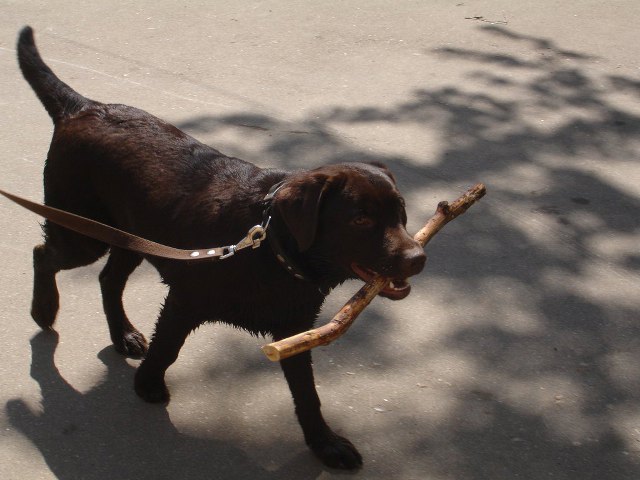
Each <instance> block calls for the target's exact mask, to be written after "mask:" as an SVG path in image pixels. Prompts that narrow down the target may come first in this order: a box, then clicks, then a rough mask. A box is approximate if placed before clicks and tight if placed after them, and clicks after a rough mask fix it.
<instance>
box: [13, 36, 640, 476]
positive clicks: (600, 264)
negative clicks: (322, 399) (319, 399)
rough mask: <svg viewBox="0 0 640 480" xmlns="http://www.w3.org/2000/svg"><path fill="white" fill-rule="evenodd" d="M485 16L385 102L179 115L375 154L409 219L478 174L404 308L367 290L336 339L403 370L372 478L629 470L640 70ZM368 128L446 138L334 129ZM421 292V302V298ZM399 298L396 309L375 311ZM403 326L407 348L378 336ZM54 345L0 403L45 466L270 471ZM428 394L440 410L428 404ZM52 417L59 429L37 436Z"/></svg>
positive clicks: (63, 472)
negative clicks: (404, 141) (37, 401)
mask: <svg viewBox="0 0 640 480" xmlns="http://www.w3.org/2000/svg"><path fill="white" fill-rule="evenodd" d="M482 31H483V32H484V33H485V34H486V36H487V40H488V42H487V44H490V45H493V46H492V47H491V48H489V47H486V46H485V47H486V48H484V49H480V48H479V49H477V50H473V49H465V50H462V49H456V48H450V47H449V48H438V49H435V50H432V51H429V52H426V55H433V56H437V57H438V58H439V59H440V61H442V62H457V63H458V64H460V63H463V64H464V65H466V66H467V73H468V77H467V78H468V84H467V83H466V82H462V83H461V84H456V85H447V86H443V87H435V88H429V87H428V86H427V87H424V88H420V89H416V90H415V91H413V92H412V93H411V94H410V96H409V98H408V99H407V100H406V101H404V102H400V103H398V104H396V105H391V106H388V107H380V106H377V105H364V106H361V107H357V108H343V107H327V108H325V109H323V110H321V111H314V112H310V113H308V114H306V115H305V117H304V118H302V119H301V120H300V121H298V122H296V123H295V124H294V123H292V122H284V121H279V120H278V119H275V118H272V117H269V116H266V115H263V114H255V113H252V112H240V113H237V114H233V115H223V116H207V117H198V118H193V119H190V120H188V121H184V122H182V123H181V124H179V125H178V126H179V127H181V128H184V129H186V130H187V131H189V132H190V133H192V134H194V135H195V136H199V137H201V136H203V135H214V136H215V135H217V134H220V133H222V132H223V131H228V130H229V129H234V130H235V131H237V132H240V134H241V135H242V136H243V137H245V138H246V140H247V145H249V144H250V145H252V146H254V147H255V146H257V147H255V148H253V149H252V147H248V146H244V145H236V146H235V147H234V149H233V151H231V152H228V153H231V154H234V155H237V156H239V157H241V158H245V159H247V160H251V161H254V162H255V163H258V164H260V165H261V166H269V165H273V164H274V163H275V164H276V166H279V167H283V168H310V167H314V166H319V165H321V164H323V163H327V162H340V161H369V160H375V161H382V162H384V163H386V164H388V165H389V166H390V167H391V169H392V170H393V171H394V173H395V174H396V176H397V178H398V180H399V184H400V188H401V191H402V192H403V193H404V194H405V196H406V197H407V200H408V210H409V213H410V215H411V216H412V217H422V216H424V217H426V216H428V215H430V214H431V213H432V211H433V209H434V208H435V204H436V203H437V201H438V200H440V199H441V198H438V199H432V198H430V197H429V192H430V191H432V190H437V191H438V192H442V191H446V192H450V194H451V197H450V198H449V199H453V197H454V196H456V195H457V194H459V193H462V189H465V188H467V187H468V186H471V185H472V184H474V183H476V182H477V181H483V182H484V183H486V184H487V187H488V192H489V193H488V195H487V197H485V199H483V200H482V202H480V204H479V205H478V206H477V207H474V208H473V209H472V210H471V211H470V213H467V214H466V215H465V216H464V217H463V218H462V219H461V220H459V221H456V222H453V223H452V224H451V225H450V226H447V227H446V230H444V231H443V232H442V233H440V234H439V235H438V236H437V237H436V239H434V241H433V242H432V243H431V244H430V245H429V248H428V253H429V255H430V261H429V264H428V266H427V270H426V274H425V275H423V276H421V277H417V278H416V279H415V280H414V281H413V284H414V293H413V294H412V296H411V297H409V299H407V300H406V301H405V302H410V301H411V302H413V303H406V305H411V307H410V309H409V307H403V306H398V307H396V306H390V305H389V304H387V303H384V304H381V303H380V302H374V303H373V304H372V305H371V306H370V307H369V308H368V311H367V312H365V314H363V317H364V318H362V319H360V320H359V321H358V322H357V323H356V324H355V325H354V327H353V328H352V331H351V332H350V333H349V334H348V335H347V336H345V337H344V338H343V339H341V340H340V346H339V348H335V349H334V350H333V351H332V353H331V355H332V357H334V358H336V359H338V361H340V362H342V363H346V362H349V361H353V360H354V359H358V360H356V361H363V360H361V359H371V358H372V357H373V353H372V352H375V357H374V358H375V361H376V362H378V365H379V369H383V370H385V371H387V372H395V373H397V374H398V376H397V379H396V382H405V384H403V385H402V387H403V388H404V390H403V391H404V392H406V393H405V397H406V398H404V399H400V400H399V401H398V407H397V409H396V412H395V413H394V412H390V413H389V414H388V415H387V416H386V417H384V418H383V417H376V418H377V419H378V423H370V424H368V426H367V429H368V431H367V432H366V437H367V438H368V439H369V441H371V442H374V441H373V440H371V439H373V438H380V439H383V440H381V442H383V443H384V442H386V443H384V447H385V448H387V450H384V451H380V452H379V453H374V455H375V456H376V458H377V459H378V460H377V464H376V468H377V469H378V470H377V471H378V472H379V475H381V477H380V478H382V477H383V476H385V475H386V476H387V478H427V477H428V475H433V476H437V478H447V479H455V480H484V479H492V480H493V479H500V478H522V479H531V480H539V479H541V478H554V479H572V480H577V479H584V478H612V479H613V478H615V479H616V480H622V479H629V480H631V479H636V478H640V443H638V442H640V423H637V419H638V418H640V407H638V405H640V368H638V367H637V366H636V365H637V359H638V358H640V323H638V322H637V318H638V307H639V305H638V295H637V286H638V279H637V276H638V271H639V264H640V262H639V261H638V259H639V258H640V256H639V255H638V251H637V245H638V231H639V230H640V217H639V216H638V214H637V212H638V211H639V210H640V200H639V198H638V195H637V187H636V188H635V190H634V189H633V188H632V187H631V186H630V185H631V182H632V180H633V179H632V178H629V176H630V175H633V174H634V173H635V175H637V166H636V167H635V168H636V169H635V170H634V169H633V168H634V165H637V162H638V160H639V158H638V151H639V149H640V141H639V139H640V116H639V114H638V110H637V108H636V109H635V110H634V108H632V105H634V104H637V102H638V100H639V99H640V98H639V97H640V81H639V80H638V79H635V78H628V77H626V76H624V75H620V74H619V73H615V74H614V73H602V72H603V66H602V64H601V63H600V64H598V65H596V61H597V60H598V59H596V58H595V57H594V56H592V55H589V54H585V53H580V52H574V51H568V50H566V49H563V48H561V47H560V46H558V45H556V44H554V42H552V41H550V40H548V39H543V38H536V37H533V36H527V35H521V34H518V33H517V32H514V31H512V30H510V29H507V28H505V27H498V26H489V27H484V28H482ZM500 46H504V48H503V49H501V48H500ZM514 51H517V52H519V53H517V54H516V53H505V52H514ZM612 68H613V67H612ZM376 125H381V126H385V125H394V126H396V127H399V128H403V127H407V128H409V127H411V128H418V129H423V130H424V132H425V136H426V134H427V132H432V131H435V132H437V135H438V137H439V138H441V139H442V141H443V145H442V147H441V149H440V153H439V155H438V157H437V158H435V159H428V161H425V160H424V159H420V158H414V157H412V156H408V155H386V154H381V153H378V152H376V151H372V150H368V149H365V148H363V147H359V146H357V145H355V144H354V143H353V142H351V141H350V140H348V139H347V138H345V137H344V136H341V135H339V134H337V133H336V132H338V131H341V130H343V129H349V128H352V127H363V126H370V127H371V128H373V127H375V126H376ZM221 149H222V150H223V151H224V150H225V148H221ZM416 226H419V225H418V224H416ZM434 305H436V306H438V312H437V314H434V315H435V316H429V314H428V313H426V314H425V313H423V312H430V311H431V310H433V306H434ZM396 309H397V310H398V311H402V312H403V315H404V317H403V318H402V321H401V322H396V321H395V320H394V321H391V320H389V319H388V318H387V317H388V316H389V315H390V314H393V311H394V310H396ZM325 313H326V315H323V317H324V316H328V315H330V314H331V313H333V312H327V311H326V310H325ZM430 323H433V324H434V325H436V326H435V327H433V329H432V330H429V331H428V332H427V333H424V332H425V330H424V328H425V325H429V324H430ZM421 332H422V333H424V335H421ZM399 335H405V339H404V340H403V342H405V343H404V344H403V347H404V348H403V349H398V348H397V345H395V344H394V345H389V344H388V343H386V342H383V341H381V340H380V339H382V338H389V337H390V336H399ZM40 344H41V345H40ZM54 348H55V342H53V341H52V340H51V339H50V338H45V337H37V338H36V339H35V340H34V366H33V376H34V378H35V379H36V380H37V381H38V382H39V383H40V385H41V388H42V390H43V397H44V411H45V413H44V415H43V416H37V415H36V416H34V415H33V414H32V413H30V412H29V411H28V410H26V409H25V407H24V405H22V404H21V403H20V402H19V401H14V402H12V403H10V404H9V405H8V409H9V413H10V418H11V421H12V423H13V424H14V425H16V426H18V427H19V428H20V429H21V430H22V431H23V432H24V433H25V435H27V436H28V437H29V438H30V439H31V440H32V441H33V442H34V443H35V444H36V445H37V446H38V448H40V450H41V451H42V452H43V455H44V457H45V459H46V460H47V462H49V465H50V467H51V468H52V470H53V471H54V472H56V474H57V475H58V476H59V478H69V479H71V478H105V477H106V476H107V475H106V474H107V473H108V474H110V475H111V477H113V478H116V477H117V478H131V477H132V476H133V475H129V474H133V473H138V472H139V470H140V469H143V468H144V465H154V467H153V468H154V471H156V470H157V471H161V470H162V469H160V468H159V466H158V463H160V464H162V465H163V466H164V465H165V464H166V471H167V472H171V473H170V474H169V473H168V474H167V476H166V478H169V477H174V476H180V477H189V478H200V476H203V473H202V472H203V471H207V470H208V471H209V472H218V473H219V472H222V475H221V477H220V478H240V477H239V476H238V475H239V473H238V472H240V467H234V466H233V465H234V464H238V465H242V471H245V472H247V475H246V478H272V477H273V478H275V477H276V476H277V475H276V473H274V472H266V471H264V470H263V469H261V468H260V467H259V466H258V465H255V464H252V463H251V461H250V460H249V459H248V458H247V456H246V455H245V454H244V453H243V452H242V450H240V449H239V448H235V447H234V446H233V445H229V444H227V443H225V442H224V441H223V440H222V439H216V440H211V439H207V440H205V439H197V438H193V437H189V436H187V435H184V434H180V433H178V432H177V431H176V430H175V428H174V427H173V425H172V424H171V421H170V419H169V418H168V417H167V414H166V411H165V410H163V409H156V408H153V407H149V406H147V405H140V406H136V405H132V404H130V402H128V400H127V401H125V400H122V398H128V397H129V394H128V393H127V394H126V395H124V394H122V388H123V387H122V386H121V384H122V382H121V381H120V379H119V377H121V376H123V375H124V376H128V377H129V376H131V372H130V370H131V368H130V367H128V366H126V365H125V364H123V363H116V362H113V361H108V362H106V363H107V365H108V367H109V376H108V377H107V379H106V381H105V382H104V383H102V384H100V385H98V386H97V387H96V388H94V389H93V390H92V391H91V392H89V393H87V394H84V395H82V394H79V393H78V392H77V391H75V390H73V389H72V388H71V387H70V386H69V385H67V384H66V383H65V382H64V380H63V379H62V378H61V377H59V375H58V374H57V371H56V370H55V366H54V365H53V363H52V361H51V355H52V352H53V349H54ZM417 352H420V353H417ZM108 355H110V354H109V353H108V352H107V353H105V352H104V351H103V352H102V353H101V358H102V359H103V360H104V359H105V358H106V357H107V356H108ZM443 364H451V365H454V364H455V365H457V366H460V367H459V368H458V369H453V368H452V369H451V370H449V369H446V368H442V371H438V372H433V374H434V376H438V377H440V378H441V379H442V384H443V385H445V384H446V385H447V387H446V388H444V387H441V386H439V385H436V386H434V387H433V388H422V387H424V385H419V387H415V385H416V383H417V382H422V383H425V382H427V381H431V380H432V379H428V378H425V376H426V375H428V374H429V372H430V370H429V367H428V366H429V365H439V366H441V365H443ZM433 368H436V367H433ZM438 368H440V367H438ZM319 376H320V378H322V373H321V374H320V375H319ZM370 378H371V381H372V382H376V380H377V379H378V378H380V377H379V374H378V373H375V374H372V375H371V376H370ZM440 378H438V380H440ZM411 382H413V383H411ZM125 383H127V382H125ZM432 383H434V385H435V382H432ZM126 388H127V389H128V388H129V385H128V384H126ZM283 388H286V387H284V386H283ZM336 388H338V387H336ZM365 388H367V387H363V389H365ZM369 388H374V386H373V384H372V386H371V387H369ZM436 394H441V395H436ZM335 395H336V396H339V395H340V393H339V392H337V391H336V393H335ZM325 396H326V392H325ZM438 399H444V400H438ZM437 401H441V402H442V403H445V404H446V405H445V406H446V407H447V408H443V409H441V410H438V412H436V410H437V409H436V408H435V407H433V408H431V407H428V408H427V407H423V405H432V404H433V403H434V402H437ZM45 424H48V425H49V427H47V428H44V425H45ZM140 424H144V425H145V426H144V427H139V425H140ZM51 425H55V428H54V427H52V426H51ZM136 427H138V429H136ZM85 428H87V429H88V430H87V431H86V432H85V430H84V429H85ZM51 430H54V431H55V432H57V435H58V437H52V438H47V435H49V434H50V433H49V432H50V431H51ZM358 436H359V437H361V438H362V439H364V438H365V432H354V433H352V434H351V439H352V440H353V441H354V443H356V444H358V445H361V444H362V440H360V441H359V440H358ZM73 438H78V439H77V440H75V441H71V442H70V441H69V439H73ZM96 439H104V440H96ZM100 442H103V443H100ZM374 443H375V442H374ZM80 452H85V454H84V455H80V457H82V458H79V457H78V455H79V454H80ZM210 452H216V453H215V455H214V456H213V457H210V456H208V455H209V453H210ZM391 452H396V453H397V454H392V453H391ZM398 452H399V453H398ZM222 458H224V461H219V460H220V459H222ZM305 458H306V457H305ZM96 459H98V460H96ZM366 461H367V459H365V462H366ZM172 462H175V463H172ZM301 463H303V462H302V461H301ZM194 465H195V467H194ZM200 466H201V467H203V468H202V469H199V467H200ZM119 469H124V471H125V473H126V475H124V474H123V475H120V473H121V472H120V470H119ZM127 469H129V470H127ZM224 469H226V470H224ZM287 469H289V470H291V468H290V466H283V467H281V468H280V469H279V472H281V473H282V474H285V472H286V471H287ZM98 471H99V472H102V473H99V474H96V476H95V477H91V476H90V475H91V474H87V473H86V472H98ZM225 473H228V474H229V475H228V476H225ZM319 473H320V470H318V471H315V472H310V473H308V478H314V475H315V476H317V475H318V474H319ZM157 478H162V477H157ZM299 478H303V477H299Z"/></svg>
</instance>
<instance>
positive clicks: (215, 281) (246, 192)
mask: <svg viewBox="0 0 640 480" xmlns="http://www.w3.org/2000/svg"><path fill="white" fill-rule="evenodd" d="M18 60H19V64H20V68H21V70H22V72H23V74H24V77H25V78H26V80H27V81H28V82H29V84H30V85H31V87H32V88H33V90H34V91H35V93H36V94H37V96H38V98H39V99H40V101H41V102H42V103H43V105H44V107H45V108H46V110H47V112H48V113H49V115H50V116H51V118H52V119H53V122H54V126H55V128H54V133H53V139H52V142H51V146H50V150H49V154H48V157H47V161H46V164H45V168H44V196H45V203H46V204H47V205H50V206H53V207H57V208H59V209H62V210H66V211H69V212H73V213H75V214H78V215H81V216H84V217H87V218H90V219H94V220H96V221H99V222H102V223H105V224H108V225H111V226H114V227H117V228H119V229H121V230H124V231H127V232H130V233H132V234H135V235H138V236H141V237H145V238H147V239H150V240H153V241H156V242H159V243H163V244H165V245H171V246H175V247H179V248H185V249H189V248H205V247H208V246H211V245H228V244H232V243H233V242H234V241H237V240H238V239H239V238H242V237H243V236H244V235H246V233H247V231H248V230H249V229H250V228H251V226H252V225H255V224H257V223H260V220H261V219H262V218H263V216H264V215H265V209H266V208H268V214H269V216H270V221H269V223H268V227H267V236H266V239H265V241H264V242H263V244H264V245H263V246H261V247H260V248H255V249H245V250H242V251H238V252H237V253H236V254H235V255H233V256H229V258H226V259H224V260H219V259H218V260H216V261H214V260H208V259H203V260H201V261H198V262H182V261H178V260H171V259H166V258H159V257H155V256H153V255H141V254H139V253H136V252H134V251H130V250H125V249H122V248H116V247H113V246H111V247H110V245H108V244H106V243H104V242H101V241H98V240H95V239H92V238H89V237H87V236H84V235H80V234H78V233H75V232H73V231H71V230H69V229H66V228H64V227H61V226H59V225H56V224H55V223H52V222H49V221H45V223H44V225H43V230H44V243H43V244H41V245H38V246H36V247H35V249H34V252H33V253H34V255H33V259H34V289H33V303H32V311H31V314H32V316H33V318H34V320H35V321H36V322H37V324H38V325H39V326H40V327H42V328H44V329H48V328H52V325H53V323H54V321H55V317H56V313H57V310H58V291H57V287H56V280H55V276H56V273H57V272H59V271H60V270H65V269H71V268H75V267H80V266H83V265H88V264H90V263H92V262H95V261H96V260H98V259H99V258H100V257H102V256H103V255H105V254H106V253H107V252H108V253H109V257H108V260H107V262H106V265H105V267H104V269H103V270H102V272H101V273H100V285H101V289H102V297H103V304H104V311H105V314H106V317H107V322H108V325H109V331H110V335H111V339H112V341H113V344H114V346H115V348H116V350H117V351H118V352H121V353H122V354H124V355H129V356H143V357H144V360H143V361H142V363H141V364H140V367H139V368H138V370H137V372H136V375H135V391H136V392H137V394H138V395H139V396H140V397H142V398H143V399H144V400H146V401H148V402H168V401H169V391H168V390H167V386H166V384H165V380H164V376H165V371H166V370H167V368H168V367H169V366H170V365H171V364H172V363H173V362H174V361H175V360H176V358H177V356H178V352H179V351H180V348H181V347H182V345H183V343H184V341H185V339H186V337H187V336H188V335H189V333H190V332H192V331H193V330H194V329H195V328H196V327H198V325H200V324H201V323H203V322H210V321H214V322H215V321H219V322H225V323H228V324H231V325H234V326H236V327H240V328H242V329H245V330H248V331H249V332H251V333H254V334H259V335H271V336H273V338H274V339H276V340H277V339H282V338H284V337H287V336H290V335H293V334H296V333H299V332H301V331H304V330H307V329H310V328H312V326H313V323H314V321H315V319H316V317H317V315H318V313H319V311H320V308H321V306H322V303H323V301H324V299H325V296H326V295H327V294H328V292H329V291H330V290H331V289H332V288H333V287H335V286H336V285H338V284H340V283H341V282H344V281H345V280H347V279H351V278H361V279H363V280H367V279H369V278H371V277H372V275H374V274H375V273H376V272H377V273H380V274H384V275H386V276H388V277H391V278H393V279H394V281H393V282H392V283H391V284H390V286H389V287H388V288H386V289H385V290H384V291H383V292H381V295H384V296H386V297H388V298H391V299H395V300H397V299H401V298H404V297H406V296H407V295H408V294H409V291H410V286H409V284H408V283H407V281H406V279H407V278H408V277H410V276H412V275H415V274H417V273H418V272H420V271H421V270H422V268H423V266H424V263H425V255H424V252H423V250H422V248H421V247H420V246H419V245H418V244H417V243H416V242H415V241H414V240H413V239H412V238H411V236H410V235H409V234H408V233H407V231H406V228H405V225H406V220H407V219H406V214H405V205H404V201H403V199H402V197H401V196H400V193H399V192H398V189H397V187H396V183H395V180H394V177H393V176H392V174H391V173H390V172H389V170H388V169H387V168H386V167H385V166H383V165H380V164H363V163H346V164H339V165H328V166H323V167H320V168H316V169H313V170H301V171H293V172H287V171H283V170H278V169H264V168H259V167H257V166H256V165H253V164H251V163H248V162H245V161H243V160H240V159H237V158H231V157H228V156H226V155H224V154H222V153H220V152H219V151H217V150H215V149H213V148H211V147H209V146H207V145H203V144H202V143H200V142H198V141H197V140H195V139H193V138H192V137H190V136H189V135H187V134H185V133H184V132H182V131H180V130H179V129H178V128H176V127H174V126H172V125H170V124H168V123H165V122H163V121H162V120H159V119H158V118H156V117H154V116H152V115H150V114H148V113H146V112H144V111H141V110H138V109H136V108H132V107H129V106H125V105H117V104H104V103H99V102H96V101H93V100H90V99H87V98H85V97H83V96H82V95H80V94H79V93H77V92H76V91H74V90H73V89H72V88H71V87H69V86H68V85H66V84H65V83H63V82H62V81H61V80H60V79H58V77H56V75H55V74H54V73H53V72H52V71H51V69H50V68H49V67H48V66H47V65H45V63H44V62H43V61H42V59H41V57H40V55H39V53H38V50H37V49H36V46H35V43H34V39H33V31H32V29H31V28H29V27H25V28H24V29H23V30H22V32H21V33H20V36H19V41H18ZM274 185H278V186H279V188H278V189H277V191H275V189H274V188H273V187H274ZM269 192H271V194H269ZM265 198H267V199H268V201H265ZM266 204H268V205H266ZM143 258H145V259H146V260H148V261H149V262H150V263H151V264H153V265H154V266H155V268H156V269H157V270H158V272H159V273H160V275H161V277H162V279H163V281H164V282H165V283H166V285H167V286H168V294H167V298H166V300H165V303H164V306H163V307H162V311H161V313H160V315H159V318H158V321H157V324H156V327H155V333H154V335H153V339H152V341H151V343H150V344H149V345H148V347H147V341H146V340H145V338H144V336H143V335H142V333H140V332H139V331H138V330H137V329H136V328H135V327H134V326H133V325H132V324H131V322H130V321H129V319H128V318H127V315H126V314H125V312H124V309H123V305H122V293H123V290H124V287H125V283H126V281H127V278H128V277H129V275H130V274H131V272H133V270H134V269H135V268H136V267H137V266H138V265H139V264H140V262H141V261H142V260H143ZM281 365H282V369H283V371H284V375H285V378H286V380H287V382H288V384H289V388H290V390H291V394H292V396H293V401H294V404H295V412H296V415H297V417H298V420H299V422H300V425H301V427H302V430H303V432H304V437H305V440H306V442H307V444H308V445H309V447H310V448H311V449H312V450H313V452H315V453H316V454H317V455H318V457H319V458H320V459H321V460H322V461H323V462H324V463H325V464H326V465H328V466H331V467H337V468H346V469H353V468H358V467H359V466H361V465H362V457H361V456H360V454H359V453H358V451H357V450H356V448H355V447H354V446H353V445H352V444H351V442H349V441H348V440H347V439H345V438H342V437H340V436H338V435H337V434H335V433H334V432H333V431H332V430H331V428H330V427H329V426H328V425H327V424H326V423H325V421H324V419H323V418H322V414H321V411H320V400H319V398H318V394H317V393H316V389H315V384H314V379H313V372H312V366H311V355H310V354H309V352H306V353H302V354H300V355H297V356H295V357H292V358H289V359H286V360H283V361H282V362H281Z"/></svg>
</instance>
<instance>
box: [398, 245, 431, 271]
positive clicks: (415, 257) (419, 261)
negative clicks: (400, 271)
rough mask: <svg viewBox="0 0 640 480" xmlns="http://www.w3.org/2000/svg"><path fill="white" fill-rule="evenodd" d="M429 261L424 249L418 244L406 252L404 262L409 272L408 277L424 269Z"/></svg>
mask: <svg viewBox="0 0 640 480" xmlns="http://www.w3.org/2000/svg"><path fill="white" fill-rule="evenodd" d="M426 261H427V255H426V254H425V253H424V250H423V249H422V248H421V247H420V246H419V245H416V246H415V247H412V248H410V249H408V250H406V251H405V252H404V258H403V264H404V266H405V270H406V272H407V275H406V276H407V277H410V276H412V275H416V274H418V273H420V272H421V271H422V269H423V268H424V264H425V263H426Z"/></svg>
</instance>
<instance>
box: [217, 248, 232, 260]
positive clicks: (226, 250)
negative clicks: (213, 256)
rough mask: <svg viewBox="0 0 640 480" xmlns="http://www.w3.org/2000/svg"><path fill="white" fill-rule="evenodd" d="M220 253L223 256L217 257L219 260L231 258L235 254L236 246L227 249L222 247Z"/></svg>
mask: <svg viewBox="0 0 640 480" xmlns="http://www.w3.org/2000/svg"><path fill="white" fill-rule="evenodd" d="M222 252H223V254H222V255H220V256H219V257H218V258H219V259H220V260H224V259H225V258H229V257H233V256H234V255H235V254H236V245H230V246H228V247H222ZM225 252H226V253H225Z"/></svg>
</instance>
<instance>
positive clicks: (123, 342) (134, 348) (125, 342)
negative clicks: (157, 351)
mask: <svg viewBox="0 0 640 480" xmlns="http://www.w3.org/2000/svg"><path fill="white" fill-rule="evenodd" d="M113 346H114V347H115V349H116V351H117V352H118V353H121V354H122V355H124V356H126V357H130V358H142V357H144V356H145V354H146V353H147V350H148V348H149V346H148V344H147V339H146V338H144V335H143V334H142V333H140V332H139V331H137V330H134V331H132V332H127V333H125V334H124V335H123V337H122V338H120V339H118V340H117V341H114V342H113Z"/></svg>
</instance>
